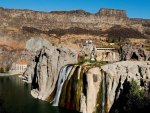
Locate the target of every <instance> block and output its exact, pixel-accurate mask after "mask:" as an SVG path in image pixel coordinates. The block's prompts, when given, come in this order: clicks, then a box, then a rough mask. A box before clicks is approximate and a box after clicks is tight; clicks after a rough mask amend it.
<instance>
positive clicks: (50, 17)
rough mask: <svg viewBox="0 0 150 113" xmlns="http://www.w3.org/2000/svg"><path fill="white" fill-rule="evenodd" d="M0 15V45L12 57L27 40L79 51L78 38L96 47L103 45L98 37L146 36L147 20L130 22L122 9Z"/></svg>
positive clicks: (13, 11)
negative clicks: (36, 38) (33, 38)
mask: <svg viewBox="0 0 150 113" xmlns="http://www.w3.org/2000/svg"><path fill="white" fill-rule="evenodd" d="M0 14H1V15H0V18H1V19H0V46H1V47H2V46H7V47H9V48H12V50H13V51H16V54H15V55H16V56H19V55H18V54H17V51H18V50H19V52H20V53H21V52H23V50H24V49H26V43H28V41H29V40H30V39H31V37H41V38H43V39H45V40H47V41H50V42H52V43H53V44H58V43H59V44H60V43H61V44H62V45H64V46H69V48H73V49H79V45H80V44H81V41H80V40H81V39H83V40H84V39H89V38H92V39H93V40H95V43H94V44H97V45H100V44H101V43H102V42H103V43H106V41H101V38H102V39H103V38H105V40H107V39H109V38H110V39H111V38H116V37H117V38H118V37H119V38H121V39H123V40H124V39H126V38H148V37H149V29H150V28H149V26H150V20H148V19H147V20H145V19H130V18H128V17H127V15H126V11H124V10H115V9H106V8H103V9H101V10H100V11H99V12H98V13H95V14H92V13H88V12H86V11H83V10H74V11H53V12H40V11H32V10H16V9H5V8H0ZM115 26H116V27H115ZM119 26H120V27H119ZM114 34H115V35H114ZM9 52H10V51H8V53H9ZM14 53H15V52H14ZM7 57H8V55H7V54H4V55H3V56H2V58H1V59H2V60H3V61H5V62H6V64H9V63H8V61H7V60H5V58H7ZM17 58H18V57H16V59H15V60H17ZM15 60H13V61H15ZM1 65H2V64H1Z"/></svg>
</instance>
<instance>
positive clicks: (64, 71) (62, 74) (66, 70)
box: [52, 65, 73, 106]
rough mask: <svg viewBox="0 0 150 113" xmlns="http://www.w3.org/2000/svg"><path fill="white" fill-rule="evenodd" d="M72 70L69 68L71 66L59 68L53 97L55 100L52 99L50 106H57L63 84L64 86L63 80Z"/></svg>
mask: <svg viewBox="0 0 150 113" xmlns="http://www.w3.org/2000/svg"><path fill="white" fill-rule="evenodd" d="M72 68H73V66H71V65H67V66H64V67H62V68H61V70H60V73H59V78H58V82H57V91H56V95H55V98H54V100H53V104H52V105H53V106H58V104H59V98H60V94H61V90H62V87H63V84H64V82H65V80H66V79H67V77H68V75H69V73H70V71H71V70H72Z"/></svg>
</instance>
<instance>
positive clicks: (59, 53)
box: [24, 46, 77, 100]
mask: <svg viewBox="0 0 150 113" xmlns="http://www.w3.org/2000/svg"><path fill="white" fill-rule="evenodd" d="M74 63H77V54H76V52H74V51H72V50H70V49H68V48H63V47H55V46H49V48H46V47H45V48H43V49H41V50H39V51H38V52H37V55H36V56H35V58H33V61H32V62H31V63H30V64H29V67H28V69H27V70H26V72H25V73H24V81H26V82H28V83H31V82H32V91H31V94H32V95H33V96H34V97H35V98H39V99H42V100H46V99H47V98H48V97H49V96H50V95H51V94H52V93H53V91H54V88H55V86H56V82H57V79H58V74H59V71H60V69H61V67H62V66H64V65H67V64H74Z"/></svg>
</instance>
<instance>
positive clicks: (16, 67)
mask: <svg viewBox="0 0 150 113" xmlns="http://www.w3.org/2000/svg"><path fill="white" fill-rule="evenodd" d="M27 65H28V61H26V60H21V61H18V62H15V63H13V64H12V67H11V69H10V71H9V72H10V73H12V74H23V73H24V72H25V70H26V69H27Z"/></svg>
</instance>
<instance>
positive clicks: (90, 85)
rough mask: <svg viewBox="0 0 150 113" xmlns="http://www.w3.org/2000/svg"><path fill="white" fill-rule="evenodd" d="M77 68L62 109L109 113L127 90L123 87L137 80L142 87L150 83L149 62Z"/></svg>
mask: <svg viewBox="0 0 150 113" xmlns="http://www.w3.org/2000/svg"><path fill="white" fill-rule="evenodd" d="M86 68H87V67H86V66H74V68H73V70H72V71H73V72H70V75H69V77H68V78H67V80H66V82H65V84H64V86H63V90H62V93H61V98H60V103H59V105H60V106H61V107H66V108H68V109H75V110H78V111H80V112H83V113H95V112H100V113H103V111H104V112H105V113H109V111H110V109H111V107H112V105H113V104H114V103H115V102H116V101H117V100H118V98H119V97H120V95H121V94H122V93H123V91H124V90H126V89H125V88H126V87H125V86H124V84H126V82H130V81H131V80H132V79H134V80H135V81H136V82H137V83H138V84H139V85H141V87H143V88H144V87H145V88H148V87H149V86H147V85H144V86H143V85H142V84H141V81H142V82H143V83H145V82H148V81H149V79H150V62H140V61H136V62H133V61H123V62H118V63H113V64H107V65H104V66H102V67H101V68H99V67H91V68H90V69H86Z"/></svg>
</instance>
